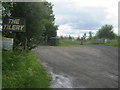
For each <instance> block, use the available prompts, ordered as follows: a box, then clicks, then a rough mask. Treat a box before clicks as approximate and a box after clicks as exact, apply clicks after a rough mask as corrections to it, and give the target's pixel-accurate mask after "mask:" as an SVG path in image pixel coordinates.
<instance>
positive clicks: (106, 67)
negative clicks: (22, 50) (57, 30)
mask: <svg viewBox="0 0 120 90" xmlns="http://www.w3.org/2000/svg"><path fill="white" fill-rule="evenodd" d="M33 51H34V52H35V54H36V56H37V57H38V59H40V61H41V62H42V64H43V66H44V67H45V68H46V70H47V72H48V73H49V74H50V75H51V76H52V78H53V80H52V82H51V86H50V87H51V88H78V87H79V88H117V87H118V48H117V47H111V46H96V45H91V46H79V47H53V46H40V47H37V48H36V49H34V50H33Z"/></svg>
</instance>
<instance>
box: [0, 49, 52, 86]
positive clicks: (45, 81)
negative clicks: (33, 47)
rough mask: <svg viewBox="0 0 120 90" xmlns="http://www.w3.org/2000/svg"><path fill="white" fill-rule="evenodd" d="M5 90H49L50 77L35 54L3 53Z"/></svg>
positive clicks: (20, 52) (3, 83)
mask: <svg viewBox="0 0 120 90" xmlns="http://www.w3.org/2000/svg"><path fill="white" fill-rule="evenodd" d="M2 70H3V72H2V81H3V82H2V87H3V88H48V86H49V85H50V80H51V78H50V77H49V76H48V74H47V73H46V71H45V70H44V68H43V67H42V65H41V64H40V62H39V61H37V58H36V57H35V55H34V53H33V52H31V51H29V52H27V53H26V52H25V51H14V52H13V51H3V62H2Z"/></svg>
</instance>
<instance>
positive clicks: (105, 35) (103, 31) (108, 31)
mask: <svg viewBox="0 0 120 90" xmlns="http://www.w3.org/2000/svg"><path fill="white" fill-rule="evenodd" d="M96 36H97V37H98V38H100V39H114V38H115V37H116V35H115V33H114V32H113V26H112V25H107V24H106V25H104V26H102V27H101V28H100V29H99V30H98V32H97V34H96Z"/></svg>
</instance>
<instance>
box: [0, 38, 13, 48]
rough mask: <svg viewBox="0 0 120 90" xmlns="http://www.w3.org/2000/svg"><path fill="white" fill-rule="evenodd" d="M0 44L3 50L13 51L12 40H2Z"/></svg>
mask: <svg viewBox="0 0 120 90" xmlns="http://www.w3.org/2000/svg"><path fill="white" fill-rule="evenodd" d="M0 44H1V45H2V48H3V49H5V50H13V38H2V39H0Z"/></svg>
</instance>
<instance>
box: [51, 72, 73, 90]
mask: <svg viewBox="0 0 120 90" xmlns="http://www.w3.org/2000/svg"><path fill="white" fill-rule="evenodd" d="M50 74H51V76H52V82H51V86H50V88H72V84H71V81H70V79H69V78H67V77H65V76H63V75H58V74H55V73H53V72H51V73H50Z"/></svg>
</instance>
